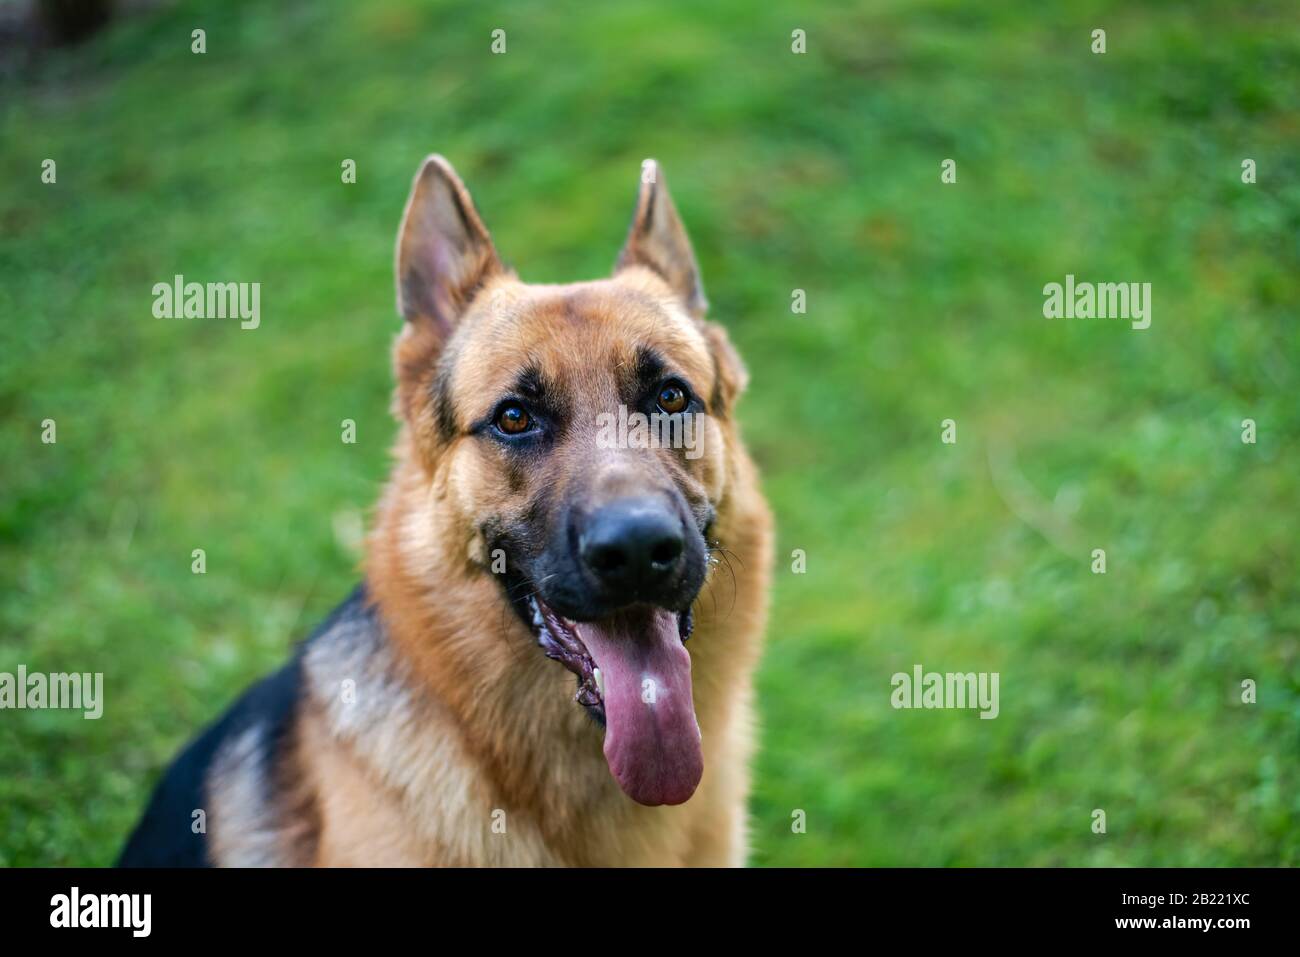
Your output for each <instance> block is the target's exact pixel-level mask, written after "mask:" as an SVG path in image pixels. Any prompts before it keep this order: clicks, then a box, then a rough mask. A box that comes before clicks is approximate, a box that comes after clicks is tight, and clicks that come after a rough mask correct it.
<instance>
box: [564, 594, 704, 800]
mask: <svg viewBox="0 0 1300 957" xmlns="http://www.w3.org/2000/svg"><path fill="white" fill-rule="evenodd" d="M576 628H577V631H578V637H579V638H581V639H582V643H583V644H584V645H586V646H587V650H588V651H589V652H591V657H592V659H593V660H594V661H595V662H596V667H597V668H599V669H600V674H601V679H602V683H603V684H604V686H605V692H604V698H605V760H606V761H608V762H609V770H610V771H611V772H613V774H614V780H616V781H618V784H619V787H621V788H622V789H623V792H624V793H625V794H627V796H628V797H630V798H632V800H634V801H637V802H639V803H641V804H651V805H654V804H681V803H682V802H683V801H685V800H686V799H687V798H689V797H690V796H691V795H692V794H694V793H695V788H696V785H698V784H699V783H700V776H701V775H702V774H703V773H704V754H703V751H702V750H701V748H700V726H699V724H698V723H697V722H696V720H695V705H694V703H693V702H692V701H691V656H690V654H689V653H688V652H687V651H686V647H685V646H684V645H683V644H682V639H681V636H680V635H679V633H678V631H677V615H676V614H675V613H673V612H670V611H663V610H662V609H658V608H656V609H653V610H650V611H643V612H636V613H630V614H624V615H619V616H617V617H615V618H611V619H606V620H605V621H601V622H590V623H588V622H580V623H577V624H576Z"/></svg>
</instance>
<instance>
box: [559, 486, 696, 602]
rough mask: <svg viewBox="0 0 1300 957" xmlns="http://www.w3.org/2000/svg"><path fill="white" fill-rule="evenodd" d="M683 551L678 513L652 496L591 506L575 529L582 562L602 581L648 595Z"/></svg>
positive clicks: (675, 567) (673, 570)
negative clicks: (583, 523) (579, 530)
mask: <svg viewBox="0 0 1300 957" xmlns="http://www.w3.org/2000/svg"><path fill="white" fill-rule="evenodd" d="M685 551H686V536H685V533H684V531H683V528H682V522H681V519H679V518H678V517H677V516H676V515H674V514H673V513H672V512H671V511H670V510H669V509H667V508H666V507H665V506H664V505H663V504H661V503H659V502H658V501H655V500H652V499H642V498H630V499H621V500H619V501H616V502H612V503H610V504H609V505H604V506H602V507H601V508H599V509H597V510H596V511H595V512H593V513H592V515H591V516H590V517H589V518H588V519H587V521H586V523H585V525H584V526H583V528H582V531H581V532H580V533H579V535H578V552H579V554H580V555H581V557H582V563H583V564H584V565H586V567H587V569H588V570H589V571H590V572H591V574H592V575H594V576H595V577H596V579H597V580H599V581H600V583H601V584H602V585H604V586H605V587H606V588H609V589H617V590H619V591H621V592H624V593H627V594H628V597H644V598H653V597H654V595H655V590H656V589H657V588H658V587H659V586H662V585H664V584H667V583H669V582H671V581H672V580H674V579H675V578H676V577H677V574H678V572H679V571H680V570H681V567H682V564H683V555H684V553H685Z"/></svg>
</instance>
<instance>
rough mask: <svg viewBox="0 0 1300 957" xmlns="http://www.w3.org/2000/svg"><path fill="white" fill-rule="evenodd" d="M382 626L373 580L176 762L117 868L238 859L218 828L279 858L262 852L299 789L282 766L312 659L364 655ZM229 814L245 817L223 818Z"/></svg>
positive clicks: (249, 850)
mask: <svg viewBox="0 0 1300 957" xmlns="http://www.w3.org/2000/svg"><path fill="white" fill-rule="evenodd" d="M378 628H379V626H378V623H377V620H376V618H375V613H374V611H373V610H372V609H371V608H370V607H369V602H368V598H367V594H366V589H365V586H364V585H360V586H358V587H357V588H356V589H355V590H354V591H353V592H352V594H351V595H350V596H349V597H348V599H347V600H346V601H344V602H343V603H342V604H341V605H339V606H338V607H337V608H335V609H334V611H333V612H332V613H331V614H330V616H329V618H327V619H326V620H325V621H324V622H323V623H322V624H321V625H320V626H319V627H318V628H317V629H316V630H315V631H314V632H313V633H312V635H311V636H310V637H309V638H308V639H307V640H306V641H304V642H303V643H302V644H301V645H300V646H299V648H298V649H297V651H296V653H295V654H294V656H293V657H292V658H291V659H290V660H289V661H288V662H287V663H286V664H285V665H284V666H283V667H282V668H280V669H279V670H278V671H276V672H274V673H273V674H271V675H269V676H267V677H266V678H263V679H262V680H261V681H259V682H257V683H256V684H254V685H253V686H252V687H250V688H249V689H248V690H247V691H245V692H244V694H243V695H242V696H241V697H240V698H239V700H238V701H236V702H235V704H234V705H232V706H231V707H230V708H229V709H228V710H227V711H226V712H225V713H224V714H223V715H222V716H221V717H220V718H218V719H217V720H216V721H215V722H213V723H212V724H211V725H210V726H209V727H208V728H206V729H205V730H204V731H203V732H202V733H201V734H200V735H199V736H198V737H197V738H196V739H194V740H193V741H192V742H190V744H189V745H187V746H186V747H185V749H184V750H183V751H182V752H181V753H180V755H179V756H178V757H177V758H176V759H175V761H173V762H172V764H171V765H170V767H168V769H167V771H166V772H165V773H164V774H163V777H162V779H161V780H160V781H159V782H158V785H157V786H156V788H155V789H154V792H153V795H152V797H151V798H150V801H149V804H148V807H147V808H146V810H145V812H144V816H143V817H142V819H141V820H140V823H139V824H138V825H137V826H136V829H135V831H134V832H133V833H132V835H131V837H130V839H129V840H128V841H127V843H126V846H125V848H124V849H123V851H122V854H121V856H120V858H119V859H118V862H117V863H118V866H119V867H205V866H211V865H213V864H215V863H218V860H220V862H222V863H233V861H230V860H229V857H230V855H229V854H219V853H214V850H215V848H214V840H213V838H212V837H211V836H210V833H209V832H210V827H211V829H212V830H213V831H215V832H218V833H220V834H223V835H236V836H237V837H235V838H234V839H233V840H231V841H227V843H228V844H233V845H234V846H235V848H236V849H237V851H238V852H239V853H237V855H236V856H237V857H239V858H240V861H239V862H240V863H249V864H256V863H276V861H273V860H264V858H265V857H267V856H268V855H269V854H270V852H271V849H272V848H273V847H274V846H275V845H277V844H278V843H279V839H278V832H279V831H280V830H282V828H281V827H280V825H279V819H280V818H281V817H283V809H284V807H285V805H286V801H285V800H284V798H285V794H286V792H287V791H292V790H293V782H292V781H290V780H286V778H287V775H286V774H285V769H284V767H283V762H284V759H285V758H286V756H287V755H288V752H289V750H290V748H291V744H292V738H293V733H294V723H295V721H296V719H297V716H298V714H299V713H300V710H301V709H302V707H303V702H304V699H305V698H306V697H307V696H308V695H309V694H310V684H311V676H310V672H311V667H310V666H309V665H308V664H307V661H308V660H309V659H311V660H320V659H322V658H326V659H328V658H329V657H330V656H339V655H343V654H344V649H351V650H352V651H354V652H361V651H362V649H364V648H365V647H367V646H368V644H369V643H371V642H377V641H378ZM199 812H201V813H199ZM231 815H238V817H239V819H238V820H222V819H221V817H222V816H225V817H230V816H231ZM299 826H300V824H299Z"/></svg>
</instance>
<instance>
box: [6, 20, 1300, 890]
mask: <svg viewBox="0 0 1300 957" xmlns="http://www.w3.org/2000/svg"><path fill="white" fill-rule="evenodd" d="M198 27H202V28H203V29H205V30H206V31H207V50H208V52H207V53H206V54H205V55H203V56H196V55H193V54H191V52H190V31H191V30H192V29H195V28H198ZM497 27H501V28H503V29H505V30H506V32H507V43H508V52H507V53H506V54H505V55H502V56H493V55H491V54H490V53H489V42H490V33H491V31H492V30H493V29H495V28H497ZM1098 27H1100V28H1104V29H1106V31H1107V43H1108V52H1107V53H1105V54H1104V55H1094V54H1093V53H1092V52H1090V44H1091V39H1090V34H1091V31H1092V30H1093V29H1094V28H1098ZM795 28H800V29H804V30H806V31H807V36H808V53H807V54H806V55H803V56H797V55H794V54H792V53H791V52H790V34H791V30H793V29H795ZM1298 80H1300V30H1297V14H1296V10H1295V7H1294V5H1293V4H1290V3H1288V2H1284V0H1278V2H1272V3H1241V4H1231V5H1228V4H1222V3H1219V2H1211V0H1194V2H1187V3H1182V4H1178V5H1172V4H1163V3H1154V2H1152V3H1132V2H1127V3H1120V2H1095V3H1094V2H1086V3H1085V2H1081V3H1070V4H1051V5H1047V4H1040V3H1036V2H1032V0H1018V2H1009V3H1003V4H997V5H981V4H970V3H967V2H962V0H924V2H908V3H904V2H898V0H892V2H883V3H870V4H868V3H858V4H854V5H830V4H828V5H825V6H822V7H818V8H816V9H814V8H810V7H808V6H806V5H803V4H793V3H788V2H776V3H770V4H752V3H744V2H740V0H726V2H721V3H716V4H711V5H709V6H708V7H707V8H705V7H704V6H703V5H699V4H696V3H693V2H686V0H676V2H655V3H650V2H646V3H618V4H575V3H556V2H548V3H522V4H520V3H513V4H505V3H467V2H458V3H449V2H431V3H421V4H408V3H399V2H392V0H379V2H367V3H364V4H353V3H345V2H341V0H340V2H320V3H307V2H293V3H281V4H271V3H260V4H259V3H248V2H217V0H208V2H185V3H179V4H174V5H163V6H160V7H158V8H157V9H154V10H147V11H145V12H142V13H138V14H136V15H133V16H130V17H124V18H122V19H120V20H119V21H117V22H116V23H115V24H113V25H111V26H110V27H109V28H108V29H107V30H106V31H104V32H102V33H100V34H99V35H97V36H96V37H94V38H93V39H92V40H90V41H89V42H88V43H86V44H84V45H81V46H79V47H76V48H73V49H69V50H66V51H61V52H58V53H55V54H53V55H51V56H49V57H47V58H45V59H44V61H43V62H42V63H41V64H39V67H38V69H37V70H36V72H35V75H34V76H33V75H24V76H20V77H11V78H10V79H8V80H6V81H5V83H4V85H3V86H0V94H2V95H3V105H0V142H2V143H3V148H2V150H0V323H2V325H0V330H2V331H0V335H2V338H0V413H2V415H3V428H2V429H0V462H2V465H3V469H2V472H0V477H2V481H3V488H2V494H0V539H2V544H0V587H2V588H3V592H2V594H0V670H5V671H13V670H15V669H16V668H17V666H18V665H19V664H25V665H27V667H28V668H29V669H31V670H41V671H46V672H48V671H60V670H68V671H103V672H104V673H105V696H106V699H107V700H106V705H105V714H104V717H103V718H102V719H101V720H99V721H85V720H82V718H81V717H80V715H79V714H77V713H70V712H57V711H25V712H16V711H8V712H0V863H3V864H10V865H14V864H107V863H109V862H110V861H111V860H112V859H113V858H114V856H115V854H116V852H117V850H118V848H119V847H120V844H121V842H122V840H123V839H124V837H125V835H126V834H127V833H128V831H129V829H130V827H131V826H132V824H133V823H134V821H135V819H136V817H137V815H138V814H139V812H140V810H141V807H142V804H143V801H144V800H145V797H146V795H147V793H148V791H149V789H150V788H151V787H152V784H153V782H154V781H155V780H156V777H157V775H158V774H159V773H160V771H161V769H162V768H163V766H164V765H165V763H166V762H167V761H168V760H169V759H170V758H171V757H172V755H173V754H174V752H175V751H176V749H177V748H178V747H179V746H180V745H181V744H182V743H183V742H184V741H185V740H186V739H188V738H189V737H190V736H191V735H192V734H193V733H194V732H195V731H196V730H197V729H198V728H199V727H200V726H201V725H203V724H204V723H205V722H207V721H208V720H210V719H212V718H213V717H214V716H216V715H217V714H218V713H219V712H220V711H221V710H223V709H224V708H225V707H226V706H227V705H228V704H229V702H230V701H231V700H232V699H233V697H234V696H235V694H236V693H237V692H238V691H239V689H240V688H242V687H243V686H244V685H245V684H246V683H247V682H249V681H250V680H252V679H253V678H254V677H256V676H258V675H260V674H262V673H263V672H265V671H266V670H268V669H270V668H272V667H273V666H275V665H276V664H277V663H278V662H280V661H281V660H282V659H283V658H284V656H285V654H286V652H287V649H288V648H289V647H290V645H291V643H292V641H294V640H297V639H299V638H301V637H302V636H303V635H305V634H306V633H307V632H308V631H309V630H310V628H311V626H312V625H313V624H314V623H315V622H316V621H318V620H319V619H320V618H321V617H322V616H323V615H324V614H325V613H326V612H328V611H329V609H330V608H331V607H332V606H333V605H334V604H335V603H336V602H337V601H338V600H340V599H341V598H342V597H344V595H345V594H346V593H347V591H348V589H349V587H350V585H351V583H352V582H353V581H354V580H355V578H356V572H355V568H356V563H357V554H356V552H355V551H354V547H353V543H354V540H355V535H356V531H357V528H358V526H359V523H360V522H361V521H363V520H364V516H365V515H366V514H367V510H368V509H369V507H370V505H371V504H372V502H373V501H374V499H375V497H376V494H377V492H378V489H379V487H380V484H381V482H382V480H383V478H384V476H385V473H386V469H387V449H388V446H389V443H390V441H391V438H392V436H393V433H394V424H393V422H392V421H391V419H390V417H389V413H388V397H389V389H390V372H389V355H388V350H389V346H390V343H391V340H392V338H393V336H394V334H395V332H396V331H397V329H398V326H399V320H398V319H397V317H396V315H395V313H394V308H393V302H392V299H393V293H392V278H391V272H390V270H391V253H392V245H393V237H394V233H395V230H396V227H397V222H398V217H399V215H400V212H401V207H402V202H403V199H404V196H405V192H406V189H407V187H408V184H409V182H410V178H411V176H412V174H413V172H414V171H415V169H416V167H417V165H418V163H419V161H420V159H421V158H422V157H423V156H424V155H425V154H426V153H428V152H430V151H433V150H437V151H440V152H442V153H445V154H446V155H447V156H448V157H450V158H451V160H452V161H453V162H454V163H455V164H456V166H457V168H458V169H459V170H460V172H461V174H462V175H463V176H464V177H465V178H466V181H467V182H468V184H469V186H470V188H471V189H472V190H473V191H474V194H475V197H476V200H477V203H478V205H479V208H480V210H481V211H482V213H483V215H484V217H485V219H486V221H487V223H488V225H489V227H490V228H491V229H492V231H493V234H494V236H495V238H496V241H497V244H498V246H499V248H500V249H501V250H502V252H503V255H505V256H506V257H507V258H508V259H510V260H511V261H512V262H514V264H515V265H516V266H517V267H518V268H519V269H520V272H521V275H522V276H523V277H524V278H525V279H529V280H534V281H566V280H570V279H576V278H587V277H595V276H599V275H604V274H606V273H607V271H608V269H609V266H610V264H611V262H612V259H613V256H614V254H615V252H616V251H617V249H618V247H619V244H620V242H621V239H622V236H623V233H624V230H625V228H626V226H627V222H628V218H629V216H630V214H631V207H632V202H633V196H634V189H635V180H636V176H637V170H638V164H639V162H640V160H641V159H642V158H643V157H645V156H656V157H658V158H659V159H660V160H661V161H662V162H663V164H664V167H665V169H666V172H667V176H668V179H669V182H670V183H671V185H672V188H673V191H674V194H675V196H676V199H677V203H678V205H679V207H680V208H681V210H682V212H683V215H684V217H685V219H686V222H687V224H688V226H689V228H690V230H691V233H692V237H693V239H694V243H695V246H696V249H697V251H698V253H699V256H700V258H701V262H702V267H703V272H704V278H705V284H706V287H707V290H708V293H709V297H710V300H711V301H712V305H713V316H714V318H716V319H719V320H720V321H722V322H723V323H725V324H726V325H727V326H728V327H729V328H730V330H731V332H732V335H733V337H734V339H735V340H736V341H737V343H738V344H739V346H740V348H741V350H742V352H743V354H744V356H745V357H746V359H747V361H748V364H749V366H750V369H751V372H752V376H753V382H752V386H751V391H750V394H749V395H748V396H747V398H746V400H745V401H744V403H743V404H742V407H741V418H742V420H743V423H744V428H745V435H746V437H747V440H748V442H749V444H750V446H751V448H752V450H753V452H754V454H755V456H756V458H757V459H758V461H759V462H760V464H761V466H762V469H763V472H764V476H765V483H766V489H767V491H768V494H769V495H770V497H771V500H772V503H773V505H774V507H775V510H776V513H777V517H778V524H779V541H778V564H777V572H776V577H775V591H774V595H773V613H772V623H771V628H770V634H769V642H768V646H767V652H766V657H765V659H764V663H763V667H762V671H761V674H760V679H759V701H760V712H761V718H762V739H761V740H762V744H761V751H760V754H759V757H758V760H757V766H756V780H755V788H754V795H753V801H752V813H753V846H754V853H753V860H754V862H755V863H758V864H796V865H808V864H829V865H846V864H873V865H1004V864H1028V865H1130V864H1131V865H1190V864H1199V865H1225V864H1248V865H1266V864H1279V863H1284V864H1295V863H1297V862H1300V789H1298V788H1297V784H1298V783H1300V773H1298V768H1297V757H1298V756H1300V662H1298V660H1297V657H1298V654H1300V603H1298V602H1297V587H1296V583H1297V562H1296V559H1297V535H1298V531H1300V521H1298V520H1297V505H1298V504H1300V503H1298V499H1300V494H1298V493H1300V456H1298V455H1297V451H1296V441H1297V437H1300V407H1298V403H1297V387H1298V386H1300V382H1298V380H1297V358H1298V355H1297V354H1298V352H1300V336H1298V335H1297V332H1296V319H1297V316H1296V302H1297V299H1298V298H1300V154H1298V152H1297V143H1298V142H1300V136H1298V134H1300V115H1298V114H1297V110H1296V107H1297V101H1296V98H1295V97H1296V90H1297V87H1298V83H1297V81H1298ZM46 157H50V158H54V159H56V161H57V163H58V182H57V184H56V185H53V186H45V185H41V183H40V179H39V174H40V165H41V161H42V160H43V159H44V158H46ZM950 157H951V158H954V159H956V160H957V163H958V181H957V183H956V185H942V184H941V183H940V177H939V173H940V163H941V161H942V160H944V159H945V158H950ZM1246 157H1249V158H1253V159H1254V160H1256V162H1257V164H1258V170H1259V173H1258V175H1259V182H1258V183H1257V184H1256V185H1243V184H1242V182H1241V179H1240V169H1241V161H1242V159H1243V158H1246ZM345 158H351V159H354V160H355V161H356V163H357V169H358V178H357V183H356V184H355V185H343V184H341V182H340V163H341V162H342V161H343V160H344V159H345ZM176 273H183V274H184V275H185V276H186V277H187V278H190V279H196V280H200V281H209V280H239V281H260V282H261V283H262V325H261V328H260V329H258V330H257V331H256V332H242V331H240V330H239V329H238V328H237V326H236V325H235V324H234V323H231V322H224V323H223V322H208V321H197V320H196V321H188V322H186V321H163V320H156V319H154V318H153V317H152V315H151V306H152V295H151V287H152V285H153V283H155V282H159V281H170V279H171V277H172V276H173V275H174V274H176ZM1066 273H1073V274H1075V275H1076V276H1077V277H1078V278H1079V279H1080V280H1092V281H1136V282H1150V283H1152V284H1153V287H1154V293H1153V296H1154V317H1153V322H1152V326H1151V328H1150V329H1148V330H1146V331H1143V332H1136V331H1132V330H1130V329H1129V328H1128V324H1127V323H1126V322H1123V321H1103V320H1076V321H1068V320H1062V321H1049V320H1045V319H1044V318H1043V317H1042V314H1041V309H1042V292H1041V290H1042V287H1043V285H1044V284H1045V283H1048V282H1053V281H1055V282H1061V281H1063V279H1064V276H1065V274H1066ZM794 288H802V289H805V290H806V291H807V296H808V312H807V314H806V315H792V314H791V312H790V297H791V290H792V289H794ZM1247 417H1249V418H1253V419H1255V420H1256V421H1257V423H1258V428H1259V441H1258V444H1256V445H1244V444H1242V442H1241V441H1240V423H1241V420H1242V419H1243V418H1247ZM46 418H53V419H55V420H56V421H57V423H58V444H57V445H54V446H46V445H42V444H41V443H40V440H39V435H40V423H41V421H42V420H43V419H46ZM345 418H352V419H354V420H356V422H357V423H358V442H357V444H356V445H352V446H349V445H343V444H342V443H341V442H340V441H339V428H340V425H339V424H340V421H341V420H342V419H345ZM945 418H953V419H955V420H956V421H957V423H958V443H957V444H956V445H955V446H946V445H943V444H941V443H940V441H939V431H940V426H939V423H940V421H941V420H942V419H945ZM199 547H202V548H205V549H206V550H207V569H208V570H207V574H206V575H204V576H195V575H192V574H191V572H190V562H191V558H190V553H191V550H192V549H194V548H199ZM1093 548H1105V549H1106V551H1107V557H1108V572H1107V574H1105V575H1104V576H1102V575H1093V574H1091V573H1090V571H1089V555H1090V552H1091V550H1092V549H1093ZM794 549H803V550H804V551H805V552H806V553H807V556H808V557H807V572H806V574H802V575H798V574H793V573H792V572H791V565H790V554H791V552H792V550H794ZM914 663H921V664H923V665H924V666H925V667H926V668H927V669H932V670H940V671H968V670H969V671H997V672H999V673H1000V674H1001V715H1000V717H999V718H998V719H997V720H995V721H981V720H979V719H978V718H977V716H976V714H975V713H974V712H954V711H895V710H893V709H892V708H891V707H890V705H889V692H890V676H891V675H892V674H893V673H894V672H896V671H910V669H911V666H912V665H913V664H914ZM1245 678H1251V679H1254V680H1256V681H1257V682H1258V685H1259V693H1258V694H1259V698H1258V703H1257V704H1254V705H1244V704H1242V703H1241V702H1240V682H1241V681H1242V680H1243V679H1245ZM1094 808H1102V809H1104V810H1105V811H1106V813H1107V816H1108V833H1106V834H1105V835H1097V834H1094V833H1092V831H1091V829H1090V824H1091V817H1090V815H1091V811H1092V809H1094ZM794 809H802V810H803V811H805V812H806V815H807V833H804V834H796V833H792V829H791V815H792V811H793V810H794Z"/></svg>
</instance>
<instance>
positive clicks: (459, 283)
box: [397, 153, 503, 337]
mask: <svg viewBox="0 0 1300 957" xmlns="http://www.w3.org/2000/svg"><path fill="white" fill-rule="evenodd" d="M502 271H503V270H502V266H501V260H500V259H498V258H497V252H496V249H495V248H494V247H493V245H492V237H491V236H489V235H488V231H487V228H486V227H485V226H484V225H483V221H482V220H481V219H479V216H478V212H477V211H476V210H475V209H474V202H473V200H471V199H470V197H469V190H467V189H466V188H465V184H464V183H462V182H461V181H460V177H459V176H457V175H456V171H455V170H454V169H452V167H451V164H450V163H448V162H447V161H446V159H444V158H443V157H441V156H439V155H438V154H436V153H435V154H433V155H431V156H429V157H427V158H426V159H425V161H424V165H423V166H421V167H420V171H419V172H418V173H416V174H415V182H414V183H412V184H411V196H410V198H409V199H408V200H407V201H406V212H405V213H404V214H403V216H402V225H401V228H400V229H398V231H397V310H398V312H400V313H401V314H402V315H403V316H404V317H405V318H406V320H407V321H408V322H410V323H411V324H412V325H415V324H418V323H426V324H431V325H432V326H433V328H434V330H435V331H436V332H437V333H439V334H440V335H441V336H443V337H445V336H446V335H448V334H449V333H450V332H451V330H452V328H453V327H454V326H455V324H456V321H457V320H458V319H459V318H460V315H461V313H463V312H464V311H465V307H466V306H468V305H469V303H470V300H471V299H473V298H474V295H475V293H477V292H478V290H479V288H480V287H481V286H482V285H483V283H484V282H486V281H487V280H488V279H489V278H491V277H492V276H493V275H495V274H497V273H500V272H502Z"/></svg>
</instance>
